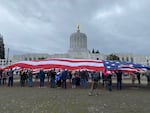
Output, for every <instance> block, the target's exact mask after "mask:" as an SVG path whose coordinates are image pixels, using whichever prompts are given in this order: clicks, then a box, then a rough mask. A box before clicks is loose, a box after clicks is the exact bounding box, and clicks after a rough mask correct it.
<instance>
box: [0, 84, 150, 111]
mask: <svg viewBox="0 0 150 113" xmlns="http://www.w3.org/2000/svg"><path fill="white" fill-rule="evenodd" d="M89 91H90V89H80V88H77V89H71V88H69V89H61V88H55V89H50V88H48V87H46V88H38V87H33V88H29V87H24V88H21V87H19V86H17V87H16V86H14V87H1V86H0V113H149V112H150V87H133V86H132V87H131V86H129V87H128V86H126V87H124V88H123V90H122V91H118V90H116V89H115V88H113V91H112V92H109V91H108V90H107V89H104V88H102V87H101V88H100V89H99V93H100V95H98V96H88V93H89Z"/></svg>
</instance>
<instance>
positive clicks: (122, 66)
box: [103, 60, 150, 72]
mask: <svg viewBox="0 0 150 113" xmlns="http://www.w3.org/2000/svg"><path fill="white" fill-rule="evenodd" d="M103 64H104V67H105V70H110V71H114V70H122V71H124V72H135V71H143V70H147V69H150V67H149V66H146V65H142V64H136V63H132V62H125V61H124V62H121V61H112V60H103Z"/></svg>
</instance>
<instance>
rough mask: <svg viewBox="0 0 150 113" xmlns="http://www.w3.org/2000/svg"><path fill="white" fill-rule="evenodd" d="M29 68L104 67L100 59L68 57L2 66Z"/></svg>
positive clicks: (95, 68) (99, 68)
mask: <svg viewBox="0 0 150 113" xmlns="http://www.w3.org/2000/svg"><path fill="white" fill-rule="evenodd" d="M15 67H20V68H29V69H39V68H43V69H51V68H59V69H68V70H77V69H87V70H95V71H100V70H103V69H104V65H103V62H102V61H101V60H91V59H68V58H51V59H46V60H38V61H20V62H17V63H14V64H12V65H9V66H6V67H4V69H10V68H15Z"/></svg>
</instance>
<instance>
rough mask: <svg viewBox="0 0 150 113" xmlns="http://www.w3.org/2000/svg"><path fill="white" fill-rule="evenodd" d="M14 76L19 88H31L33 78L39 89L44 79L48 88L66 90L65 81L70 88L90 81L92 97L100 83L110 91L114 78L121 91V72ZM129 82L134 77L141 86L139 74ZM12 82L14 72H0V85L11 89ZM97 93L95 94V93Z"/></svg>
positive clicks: (149, 78)
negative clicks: (16, 78)
mask: <svg viewBox="0 0 150 113" xmlns="http://www.w3.org/2000/svg"><path fill="white" fill-rule="evenodd" d="M15 73H16V75H18V76H19V77H20V86H21V87H25V86H27V84H28V86H29V87H32V86H33V82H34V81H33V78H34V77H35V79H39V87H40V88H43V87H44V86H45V82H46V80H45V79H46V78H47V80H48V83H49V86H50V88H56V87H62V88H64V89H66V88H67V80H68V81H69V82H70V83H71V85H72V88H76V87H77V86H79V87H81V88H83V89H84V88H87V83H88V81H89V80H91V81H92V84H91V91H90V93H89V95H92V94H93V93H95V92H96V90H97V89H98V86H99V83H100V81H102V85H103V87H107V88H108V90H109V91H112V77H116V80H117V89H118V90H121V89H122V76H123V73H122V71H119V70H118V71H114V72H113V73H112V72H111V71H107V70H104V71H103V72H99V71H87V70H78V71H69V70H67V69H63V70H55V69H50V70H49V71H46V72H44V70H43V69H40V71H39V72H38V73H33V72H32V71H31V70H28V69H22V70H20V71H16V72H15ZM131 75H132V76H131V80H132V83H133V84H134V82H135V76H137V80H138V83H139V84H141V81H140V76H141V74H140V73H139V72H135V73H132V74H131ZM145 75H146V77H147V83H148V85H150V72H149V71H147V73H145ZM13 82H14V70H12V69H9V70H5V71H0V85H1V84H3V85H6V84H8V87H12V86H13ZM96 93H97V92H96Z"/></svg>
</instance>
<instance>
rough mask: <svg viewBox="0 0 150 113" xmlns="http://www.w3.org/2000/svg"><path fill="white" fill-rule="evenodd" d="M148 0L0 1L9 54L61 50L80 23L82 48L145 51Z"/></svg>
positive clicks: (0, 26)
mask: <svg viewBox="0 0 150 113" xmlns="http://www.w3.org/2000/svg"><path fill="white" fill-rule="evenodd" d="M149 11H150V0H0V33H1V34H2V35H3V37H4V43H5V48H6V50H7V48H10V54H24V53H48V54H53V53H66V52H67V51H68V49H69V38H70V35H71V33H73V32H76V25H77V24H80V30H81V32H83V33H85V34H86V35H87V38H88V49H89V50H92V49H93V48H95V49H96V50H99V51H100V52H102V53H104V54H110V53H114V52H115V53H133V54H141V55H150V50H149V49H150V12H149Z"/></svg>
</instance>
